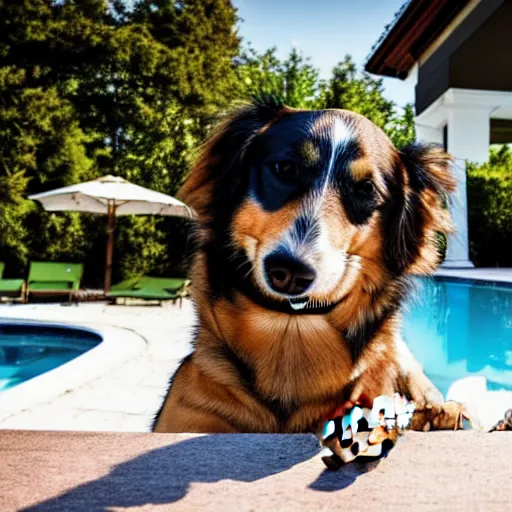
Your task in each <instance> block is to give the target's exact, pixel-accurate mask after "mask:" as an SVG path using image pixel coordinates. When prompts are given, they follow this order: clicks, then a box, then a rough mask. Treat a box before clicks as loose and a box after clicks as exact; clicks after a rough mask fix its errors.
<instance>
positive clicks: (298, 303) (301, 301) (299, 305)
mask: <svg viewBox="0 0 512 512" xmlns="http://www.w3.org/2000/svg"><path fill="white" fill-rule="evenodd" d="M288 302H289V303H290V306H291V308H292V309H293V310H294V311H300V310H301V309H305V308H306V307H307V305H308V304H309V299H308V298H307V297H300V298H298V299H292V298H289V299H288Z"/></svg>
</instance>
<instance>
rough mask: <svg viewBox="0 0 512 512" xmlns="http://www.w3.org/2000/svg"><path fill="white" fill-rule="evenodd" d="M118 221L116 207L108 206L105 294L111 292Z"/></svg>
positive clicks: (110, 204) (111, 204)
mask: <svg viewBox="0 0 512 512" xmlns="http://www.w3.org/2000/svg"><path fill="white" fill-rule="evenodd" d="M115 219H116V207H115V205H114V204H113V203H109V205H108V221H107V222H108V225H107V254H106V259H105V282H104V285H103V288H104V290H105V293H108V292H109V291H110V285H111V284H112V259H113V255H114V229H115Z"/></svg>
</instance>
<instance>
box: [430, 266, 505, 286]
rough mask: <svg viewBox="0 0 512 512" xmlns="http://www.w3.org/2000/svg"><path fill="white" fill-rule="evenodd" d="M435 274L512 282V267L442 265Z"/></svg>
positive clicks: (455, 277)
mask: <svg viewBox="0 0 512 512" xmlns="http://www.w3.org/2000/svg"><path fill="white" fill-rule="evenodd" d="M435 275H436V276H440V277H450V278H454V279H466V280H468V279H469V280H474V281H489V282H491V283H492V282H496V283H512V268H445V267H442V266H441V267H440V268H439V269H438V270H437V272H436V274H435ZM483 284H485V283H483Z"/></svg>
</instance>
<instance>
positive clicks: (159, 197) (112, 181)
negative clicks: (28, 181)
mask: <svg viewBox="0 0 512 512" xmlns="http://www.w3.org/2000/svg"><path fill="white" fill-rule="evenodd" d="M29 199H34V200H36V201H39V202H40V203H41V204H42V205H43V207H44V208H45V210H48V211H52V212H57V211H65V210H68V211H69V210H71V211H76V212H89V213H100V214H103V215H107V216H108V240H107V252H106V261H105V283H104V288H105V293H106V292H108V291H109V290H110V285H111V280H112V256H113V253H114V227H115V217H116V216H118V215H171V216H177V217H186V218H193V217H194V212H193V210H192V209H191V208H189V207H188V206H187V205H186V204H184V203H182V202H181V201H178V199H176V198H174V197H171V196H168V195H166V194H162V193H160V192H155V191H154V190H150V189H148V188H144V187H140V186H138V185H134V184H133V183H130V182H129V181H126V180H124V179H123V178H119V177H117V176H110V175H109V176H104V177H102V178H98V179H96V180H93V181H87V182H85V183H78V184H76V185H71V186H69V187H63V188H58V189H55V190H50V191H49V192H43V193H41V194H34V195H31V196H29Z"/></svg>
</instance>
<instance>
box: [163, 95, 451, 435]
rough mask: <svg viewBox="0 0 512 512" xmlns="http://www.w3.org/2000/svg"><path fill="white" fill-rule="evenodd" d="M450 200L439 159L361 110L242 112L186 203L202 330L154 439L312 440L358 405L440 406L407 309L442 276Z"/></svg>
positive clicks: (213, 146) (255, 108)
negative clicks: (227, 435)
mask: <svg viewBox="0 0 512 512" xmlns="http://www.w3.org/2000/svg"><path fill="white" fill-rule="evenodd" d="M454 188H455V181H454V178H453V176H452V173H451V165H450V157H449V156H448V155H447V154H446V153H444V152H443V151H441V150H440V149H438V148H433V147H428V146H418V145H412V146H410V147H407V148H405V149H403V150H402V151H398V150H397V149H395V147H394V146H393V145H392V143H391V142H390V140H389V139H388V137H387V136H386V135H385V134H384V133H383V132H382V131H381V130H380V129H379V128H377V127H376V126H375V125H374V124H372V123H371V122H370V121H368V120H367V119H365V118H364V117H362V116H360V115H357V114H354V113H352V112H348V111H343V110H324V111H302V110H295V109H291V108H287V107H285V106H283V105H279V104H277V103H275V102H272V101H262V102H257V103H253V104H251V105H248V106H245V107H243V108H241V109H239V110H238V111H236V112H235V113H234V114H233V115H232V116H230V117H229V118H228V119H227V120H226V121H225V122H224V123H223V124H222V125H221V126H220V127H219V128H218V129H217V130H216V131H215V132H214V134H213V135H212V136H211V137H210V139H209V140H208V141H207V142H206V144H205V146H204V147H203V149H202V152H201V154H200V156H199V158H198V159H197V163H196V165H195V167H194V168H193V169H192V172H191V173H190V176H189V177H188V180H187V181H186V183H185V185H184V187H183V189H182V191H181V197H182V199H183V200H184V201H186V202H187V203H188V204H189V205H190V206H191V207H193V208H194V209H195V210H196V212H197V214H198V239H199V241H200V247H199V249H198V251H197V254H196V256H195V260H194V264H193V272H192V282H193V290H192V293H193V297H194V300H195V304H196V307H197V312H198V317H199V328H198V331H197V335H196V337H195V343H194V351H193V353H192V354H191V355H189V356H188V357H187V358H186V359H185V360H184V361H183V362H182V364H181V366H180V367H179V369H178V371H177V373H176V374H175V375H174V378H173V380H172V384H171V385H170V388H169V391H168V394H167V396H166V398H165V401H164V403H163V405H162V408H161V410H160V411H159V413H158V415H157V417H156V420H155V424H154V431H156V432H312V431H316V430H317V428H318V426H319V425H320V424H321V423H322V422H324V421H325V420H326V419H327V418H328V417H332V415H333V414H335V413H336V414H337V413H339V412H341V409H340V406H342V404H345V403H347V402H348V403H350V402H355V401H356V400H357V398H358V397H359V396H360V395H361V393H363V392H364V393H365V394H366V395H367V396H368V397H369V398H370V399H373V398H374V397H376V396H378V395H380V394H384V393H387V394H391V393H393V392H394V391H399V392H403V393H405V394H406V395H407V396H409V397H410V398H412V399H413V400H414V401H416V403H417V404H418V407H419V408H424V407H425V406H426V405H428V404H431V403H438V402H440V401H442V396H441V395H440V393H439V392H438V391H437V390H436V388H435V387H434V386H433V385H432V384H431V382H430V381H429V380H428V379H427V378H426V376H425V375H424V374H423V371H422V369H421V368H420V366H419V364H418V363H417V362H416V361H415V360H414V358H413V356H412V355H411V353H410V352H409V350H408V349H407V347H406V345H405V343H404V342H403V340H402V339H401V336H400V307H401V304H402V302H403V299H404V297H405V296H406V293H407V290H408V287H409V280H410V276H414V275H428V274H431V273H432V272H433V271H434V270H435V269H436V267H437V265H438V264H439V260H440V257H439V252H438V236H439V234H440V233H442V234H446V233H449V232H450V229H451V224H450V218H449V212H448V209H447V206H446V205H447V198H448V195H449V193H451V192H452V191H453V190H454ZM341 408H342V407H341Z"/></svg>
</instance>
